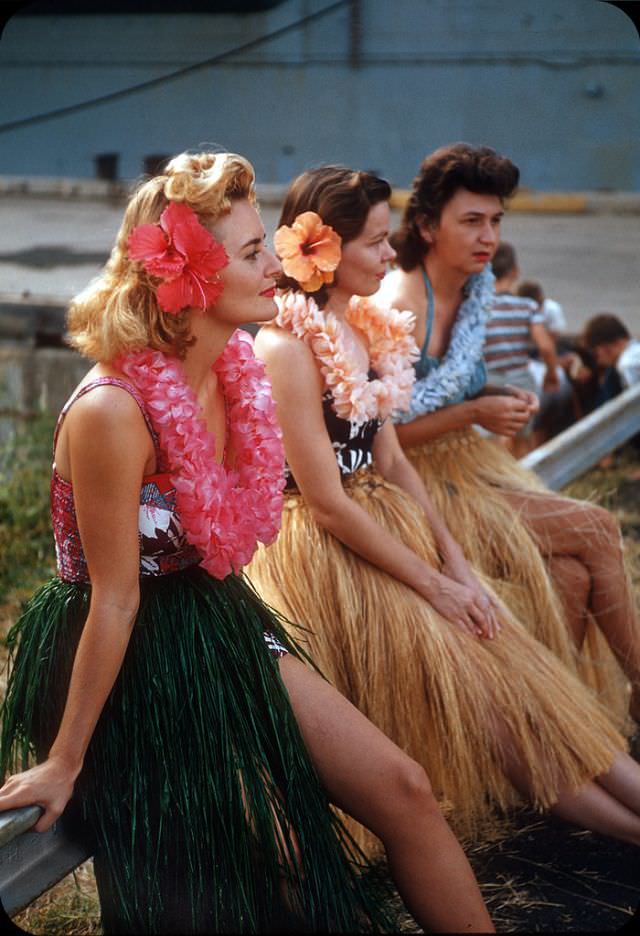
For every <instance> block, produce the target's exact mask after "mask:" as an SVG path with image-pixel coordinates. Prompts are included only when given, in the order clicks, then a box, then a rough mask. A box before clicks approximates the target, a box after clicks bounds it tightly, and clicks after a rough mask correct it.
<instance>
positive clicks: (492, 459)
mask: <svg viewBox="0 0 640 936" xmlns="http://www.w3.org/2000/svg"><path fill="white" fill-rule="evenodd" d="M407 455H408V457H409V459H410V460H411V462H412V464H413V465H414V467H415V468H416V469H417V471H418V473H419V474H420V476H421V478H422V480H423V482H424V484H425V486H426V488H427V490H428V492H429V495H430V497H431V498H432V499H433V501H434V503H435V505H436V507H437V508H438V510H439V512H440V514H441V516H442V517H443V518H444V520H445V522H446V524H447V526H448V527H449V529H450V530H451V533H452V534H453V536H454V538H455V539H456V540H457V541H458V542H459V543H460V545H461V546H462V548H463V550H464V553H465V555H466V556H467V558H468V559H469V561H470V562H472V563H473V565H474V566H475V567H476V568H477V569H480V570H482V572H484V573H485V575H488V576H489V577H490V578H491V579H492V581H493V584H494V586H495V588H496V591H497V592H498V594H499V595H500V596H501V598H502V599H503V600H504V602H505V603H506V605H507V606H508V607H509V608H510V609H511V610H512V611H513V613H514V614H515V615H516V616H517V617H518V619H519V620H520V621H521V622H522V623H523V624H524V625H525V627H527V629H528V630H529V631H530V632H531V633H532V634H533V635H534V636H535V637H536V638H537V639H538V640H540V641H541V642H542V643H544V644H545V645H546V646H547V647H549V648H550V649H551V650H553V652H554V653H555V654H556V656H558V657H559V658H560V659H561V660H562V661H563V662H564V663H565V664H566V665H567V666H568V667H569V668H571V669H572V670H573V671H574V672H576V673H577V674H578V675H579V677H580V678H581V679H582V680H583V682H585V683H586V684H587V685H588V686H590V687H591V688H592V689H594V690H595V691H596V692H597V694H598V697H599V699H600V701H601V702H602V703H603V704H604V705H605V706H606V708H607V709H608V711H609V712H610V715H611V718H612V719H613V721H614V723H615V724H616V726H617V727H618V728H619V729H620V730H621V731H624V732H625V733H628V732H629V730H630V728H631V725H630V723H629V720H628V716H627V712H628V706H629V683H628V680H627V678H626V677H625V675H624V673H623V672H622V670H621V669H620V666H619V664H618V662H617V661H616V659H615V657H614V655H613V653H612V652H611V649H610V648H609V645H608V644H607V642H606V640H605V639H604V637H603V635H602V633H601V631H600V630H599V628H598V627H597V626H596V624H595V621H594V620H593V618H592V617H591V616H590V615H588V618H587V629H586V636H585V640H584V643H583V646H582V648H581V649H580V651H578V650H577V648H576V645H575V643H574V641H573V640H572V638H571V634H570V630H569V628H568V626H567V623H566V620H565V613H564V610H563V606H562V602H561V600H560V597H559V595H558V593H557V591H556V590H555V588H554V585H553V582H552V579H551V577H550V574H549V570H548V568H547V566H546V564H545V562H544V560H543V558H542V555H541V552H540V549H539V548H538V546H537V544H536V542H535V539H534V537H533V536H532V534H531V532H530V531H529V529H528V527H527V525H526V523H525V521H524V520H523V519H522V518H521V516H520V515H519V512H518V510H517V508H514V506H513V504H512V503H510V502H509V500H508V499H507V497H506V496H505V493H504V492H509V491H512V492H518V493H524V494H539V495H542V496H544V497H545V498H549V499H551V500H552V502H553V503H552V510H553V512H554V516H557V514H558V512H561V513H562V515H563V517H566V523H567V525H568V526H570V525H571V524H572V517H571V514H572V511H574V510H580V509H581V508H582V503H581V502H580V501H575V500H571V499H569V498H567V497H561V496H559V495H556V494H554V493H553V492H552V491H550V490H549V489H548V488H547V487H545V485H544V484H543V483H542V482H541V481H540V479H539V478H538V477H537V476H536V475H535V474H534V472H532V471H529V470H527V469H526V468H523V467H522V465H520V464H519V462H518V461H517V460H516V459H514V458H513V457H512V456H511V455H510V454H509V453H508V452H507V451H506V450H505V449H504V448H502V447H501V446H500V445H498V444H497V443H496V442H494V441H492V440H490V439H486V438H484V437H482V436H481V435H479V433H477V432H475V431H474V430H471V429H468V430H460V431H457V432H450V433H447V434H446V435H444V436H441V437H440V438H438V439H436V440H434V441H432V442H429V443H426V444H424V445H422V446H420V447H417V448H414V449H410V450H408V451H407ZM592 522H594V523H597V517H596V515H595V514H594V517H593V521H592Z"/></svg>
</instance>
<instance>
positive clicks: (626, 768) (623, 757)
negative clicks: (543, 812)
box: [495, 724, 640, 845]
mask: <svg viewBox="0 0 640 936" xmlns="http://www.w3.org/2000/svg"><path fill="white" fill-rule="evenodd" d="M495 731H496V735H497V738H498V743H499V748H500V754H501V758H502V764H503V769H504V772H505V775H506V776H507V777H508V779H509V781H510V782H511V783H512V784H513V786H514V787H515V788H516V789H517V790H518V792H520V793H522V795H523V796H525V797H527V799H529V800H531V798H532V796H531V788H532V785H531V779H530V776H529V772H528V770H527V768H526V766H525V765H524V763H523V761H522V757H521V756H519V753H518V751H517V750H516V748H515V746H514V744H513V743H512V742H511V741H510V738H509V729H508V727H507V726H506V725H505V724H502V725H498V726H496V729H495ZM550 812H552V813H553V814H554V815H556V816H559V818H561V819H564V820H565V821H566V822H571V823H573V824H574V825H577V826H580V827H581V828H583V829H589V830H590V831H591V832H598V833H600V834H601V835H608V836H610V837H611V838H615V839H619V840H620V841H623V842H630V843H631V844H632V845H640V764H638V763H637V762H636V761H634V760H633V759H632V758H631V757H629V756H628V755H627V754H624V753H623V752H620V753H619V754H617V755H616V757H615V760H614V762H613V764H612V766H611V768H610V770H609V771H607V773H606V774H602V775H600V776H599V777H596V778H594V780H590V781H588V782H587V783H584V784H582V786H580V787H578V788H577V789H569V788H568V787H560V789H559V792H558V799H557V801H556V802H555V804H554V805H553V806H552V807H551V809H550Z"/></svg>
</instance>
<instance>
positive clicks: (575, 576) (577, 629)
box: [377, 143, 640, 727]
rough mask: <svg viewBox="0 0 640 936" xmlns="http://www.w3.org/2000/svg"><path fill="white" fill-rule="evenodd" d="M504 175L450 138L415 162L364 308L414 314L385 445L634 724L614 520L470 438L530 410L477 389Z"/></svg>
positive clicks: (511, 426)
mask: <svg viewBox="0 0 640 936" xmlns="http://www.w3.org/2000/svg"><path fill="white" fill-rule="evenodd" d="M518 178H519V173H518V169H517V167H516V166H515V165H514V164H513V163H512V162H511V161H510V160H509V159H507V158H506V157H504V156H501V155H499V154H498V153H496V152H495V151H494V150H491V149H489V148H487V147H476V146H471V145H469V144H466V143H457V144H454V145H451V146H445V147H442V148H441V149H438V150H436V151H435V152H433V153H431V154H430V155H429V156H427V157H426V158H425V160H424V161H423V163H422V165H421V167H420V170H419V172H418V174H417V175H416V177H415V179H414V181H413V185H412V189H411V194H410V196H409V199H408V201H407V204H406V207H405V209H404V214H403V217H402V220H401V223H400V226H399V228H398V230H397V231H396V232H395V233H394V234H393V236H392V238H391V241H392V243H393V245H394V247H395V249H396V251H397V266H398V269H396V270H394V271H393V272H391V273H390V274H389V275H388V276H387V277H386V279H385V281H384V283H383V285H382V289H381V291H380V294H379V297H378V300H377V301H379V302H380V303H382V304H391V305H392V306H393V307H396V308H400V309H408V310H410V311H411V312H413V313H414V314H415V316H416V325H415V332H414V334H415V338H416V341H417V342H418V345H419V346H420V348H421V352H420V357H419V359H418V361H417V362H416V364H415V368H416V377H417V380H416V383H415V385H414V388H413V392H412V398H411V403H410V405H409V406H408V407H407V410H406V412H405V413H402V414H400V415H399V416H398V417H397V431H398V437H399V439H400V442H401V444H402V446H403V448H404V449H405V450H406V452H407V455H408V457H409V459H410V460H411V462H412V464H413V465H414V466H415V467H416V469H417V470H418V472H419V474H420V476H421V478H422V479H423V481H424V482H425V484H426V486H427V488H428V490H429V491H430V493H431V495H432V496H433V498H434V501H435V502H436V504H437V506H438V508H439V509H440V510H441V512H442V515H443V517H444V518H445V520H446V522H447V523H448V525H449V526H450V528H451V530H452V532H453V534H454V536H455V537H456V539H458V541H459V542H460V543H461V544H462V546H463V550H464V553H465V555H466V556H467V558H468V559H469V560H470V561H472V562H473V563H474V564H475V565H476V566H477V567H478V568H479V569H482V571H483V572H485V573H486V574H487V575H489V576H491V578H492V579H493V580H495V581H496V583H497V588H498V591H499V593H500V595H501V596H502V598H503V599H504V601H505V602H506V603H507V604H508V605H509V607H510V608H511V609H512V610H514V611H515V612H516V613H517V614H518V616H519V617H520V619H521V620H522V621H523V623H525V624H526V625H527V627H528V628H529V630H530V631H531V632H532V633H533V634H534V635H535V636H536V637H537V638H538V639H540V640H542V641H543V642H544V643H545V644H546V645H547V646H548V647H550V648H551V649H552V650H553V651H554V652H555V653H556V654H557V655H558V656H559V657H560V658H561V659H562V660H563V662H564V663H565V664H567V665H568V666H570V667H572V668H573V669H574V670H576V671H577V672H578V673H580V674H581V676H582V678H583V679H585V680H586V681H587V682H588V683H589V684H590V685H592V686H594V687H596V688H597V689H598V691H599V693H600V696H601V698H602V700H603V701H605V702H606V703H607V704H608V706H609V707H610V710H611V712H612V717H613V718H614V719H615V720H616V722H617V723H618V725H619V726H621V727H622V726H623V724H624V722H625V719H626V717H627V709H629V711H630V713H631V715H632V716H633V717H634V718H636V719H637V718H638V717H640V627H639V625H638V618H637V614H636V609H635V604H634V599H633V595H632V592H631V588H630V584H629V581H628V577H627V575H626V572H625V567H624V560H623V553H622V545H621V536H620V530H619V528H618V525H617V523H616V521H615V519H614V518H613V517H612V516H611V514H610V513H609V512H608V511H606V510H603V509H602V508H600V507H597V506H594V505H593V504H590V503H587V502H582V501H576V500H571V499H569V498H566V497H561V496H559V495H557V494H553V493H552V492H550V491H549V490H548V489H547V488H546V487H545V486H544V485H543V484H542V483H541V482H540V480H539V479H538V478H537V477H536V476H535V475H534V474H533V473H532V472H529V471H526V470H525V469H523V468H522V466H521V465H520V464H518V462H517V461H516V460H515V459H514V458H513V457H512V456H511V455H510V454H509V453H508V452H506V451H505V450H504V449H503V448H502V447H500V446H498V445H497V444H496V443H495V442H493V441H491V440H489V439H487V438H486V437H485V436H483V435H481V434H480V433H478V432H476V431H474V426H480V427H482V428H484V429H485V430H487V431H489V432H491V433H496V434H498V435H506V436H515V435H516V433H517V432H518V430H519V429H520V428H521V427H522V426H523V425H525V424H526V423H527V421H528V420H529V419H530V418H531V416H532V414H533V413H535V412H536V410H537V407H538V401H537V398H536V397H535V395H534V394H532V393H531V392H529V391H526V390H524V389H519V388H517V387H511V386H504V387H491V386H489V385H487V374H486V368H485V364H484V359H483V347H484V338H485V323H486V321H487V317H488V316H489V315H490V314H491V309H492V304H493V295H494V292H493V274H492V272H491V260H492V258H493V255H494V253H495V250H496V247H497V245H498V242H499V235H500V224H501V221H502V217H503V214H504V206H505V201H506V200H507V199H508V198H509V197H510V196H511V195H512V194H513V193H514V191H515V187H516V185H517V183H518ZM603 638H604V639H603ZM605 639H606V640H605ZM576 647H577V648H579V651H580V652H579V653H576ZM614 655H615V658H614ZM627 679H628V680H630V681H631V684H632V693H631V703H630V705H629V697H628V686H627Z"/></svg>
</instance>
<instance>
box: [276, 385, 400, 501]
mask: <svg viewBox="0 0 640 936" xmlns="http://www.w3.org/2000/svg"><path fill="white" fill-rule="evenodd" d="M376 376H377V375H376V372H375V371H374V370H370V371H369V380H374V379H375V378H376ZM322 410H323V414H324V422H325V425H326V427H327V432H328V433H329V438H330V439H331V444H332V446H333V451H334V452H335V456H336V461H337V463H338V468H339V469H340V475H341V477H342V478H343V479H344V478H346V477H347V476H348V475H350V474H353V473H354V472H355V471H358V470H359V469H360V468H368V467H369V465H371V464H372V463H373V441H374V439H375V437H376V434H377V432H378V429H379V428H380V426H381V425H382V422H383V421H382V420H380V419H370V420H368V421H367V422H365V423H361V424H357V423H352V422H349V420H348V419H342V418H341V417H340V416H338V415H337V414H336V412H335V410H334V409H333V396H332V395H331V392H330V391H329V390H327V391H326V393H325V394H324V396H323V397H322ZM285 475H286V478H287V483H286V486H285V490H286V491H296V490H297V485H296V482H295V478H294V477H293V474H292V473H291V469H290V468H289V465H285Z"/></svg>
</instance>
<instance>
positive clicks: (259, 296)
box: [212, 199, 281, 325]
mask: <svg viewBox="0 0 640 936" xmlns="http://www.w3.org/2000/svg"><path fill="white" fill-rule="evenodd" d="M213 233H214V235H215V237H216V238H217V239H218V240H219V241H220V242H221V243H222V245H223V246H224V249H225V250H226V252H227V256H228V257H229V263H228V264H227V265H226V266H225V267H224V268H223V269H222V270H221V271H220V278H221V279H222V282H223V284H224V289H223V291H222V295H221V296H220V298H219V299H218V300H217V302H216V303H215V305H214V306H213V308H212V315H214V316H215V317H216V319H218V320H220V321H226V322H229V323H230V324H235V325H241V324H243V323H248V322H268V321H270V320H271V319H272V318H274V316H275V315H276V312H277V311H278V310H277V307H276V304H275V301H274V296H275V278H276V276H278V274H279V273H280V271H281V267H280V262H279V260H278V259H277V258H276V257H275V255H274V254H273V253H271V251H270V250H268V249H267V247H266V244H265V233H264V227H263V225H262V221H261V220H260V215H259V214H258V212H257V210H256V209H255V207H254V206H253V205H252V204H251V202H249V201H248V200H247V199H238V200H237V201H234V202H233V203H232V206H231V211H230V212H229V213H228V214H226V215H224V216H223V217H222V218H220V219H219V220H218V221H217V222H216V223H215V225H214V226H213Z"/></svg>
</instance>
